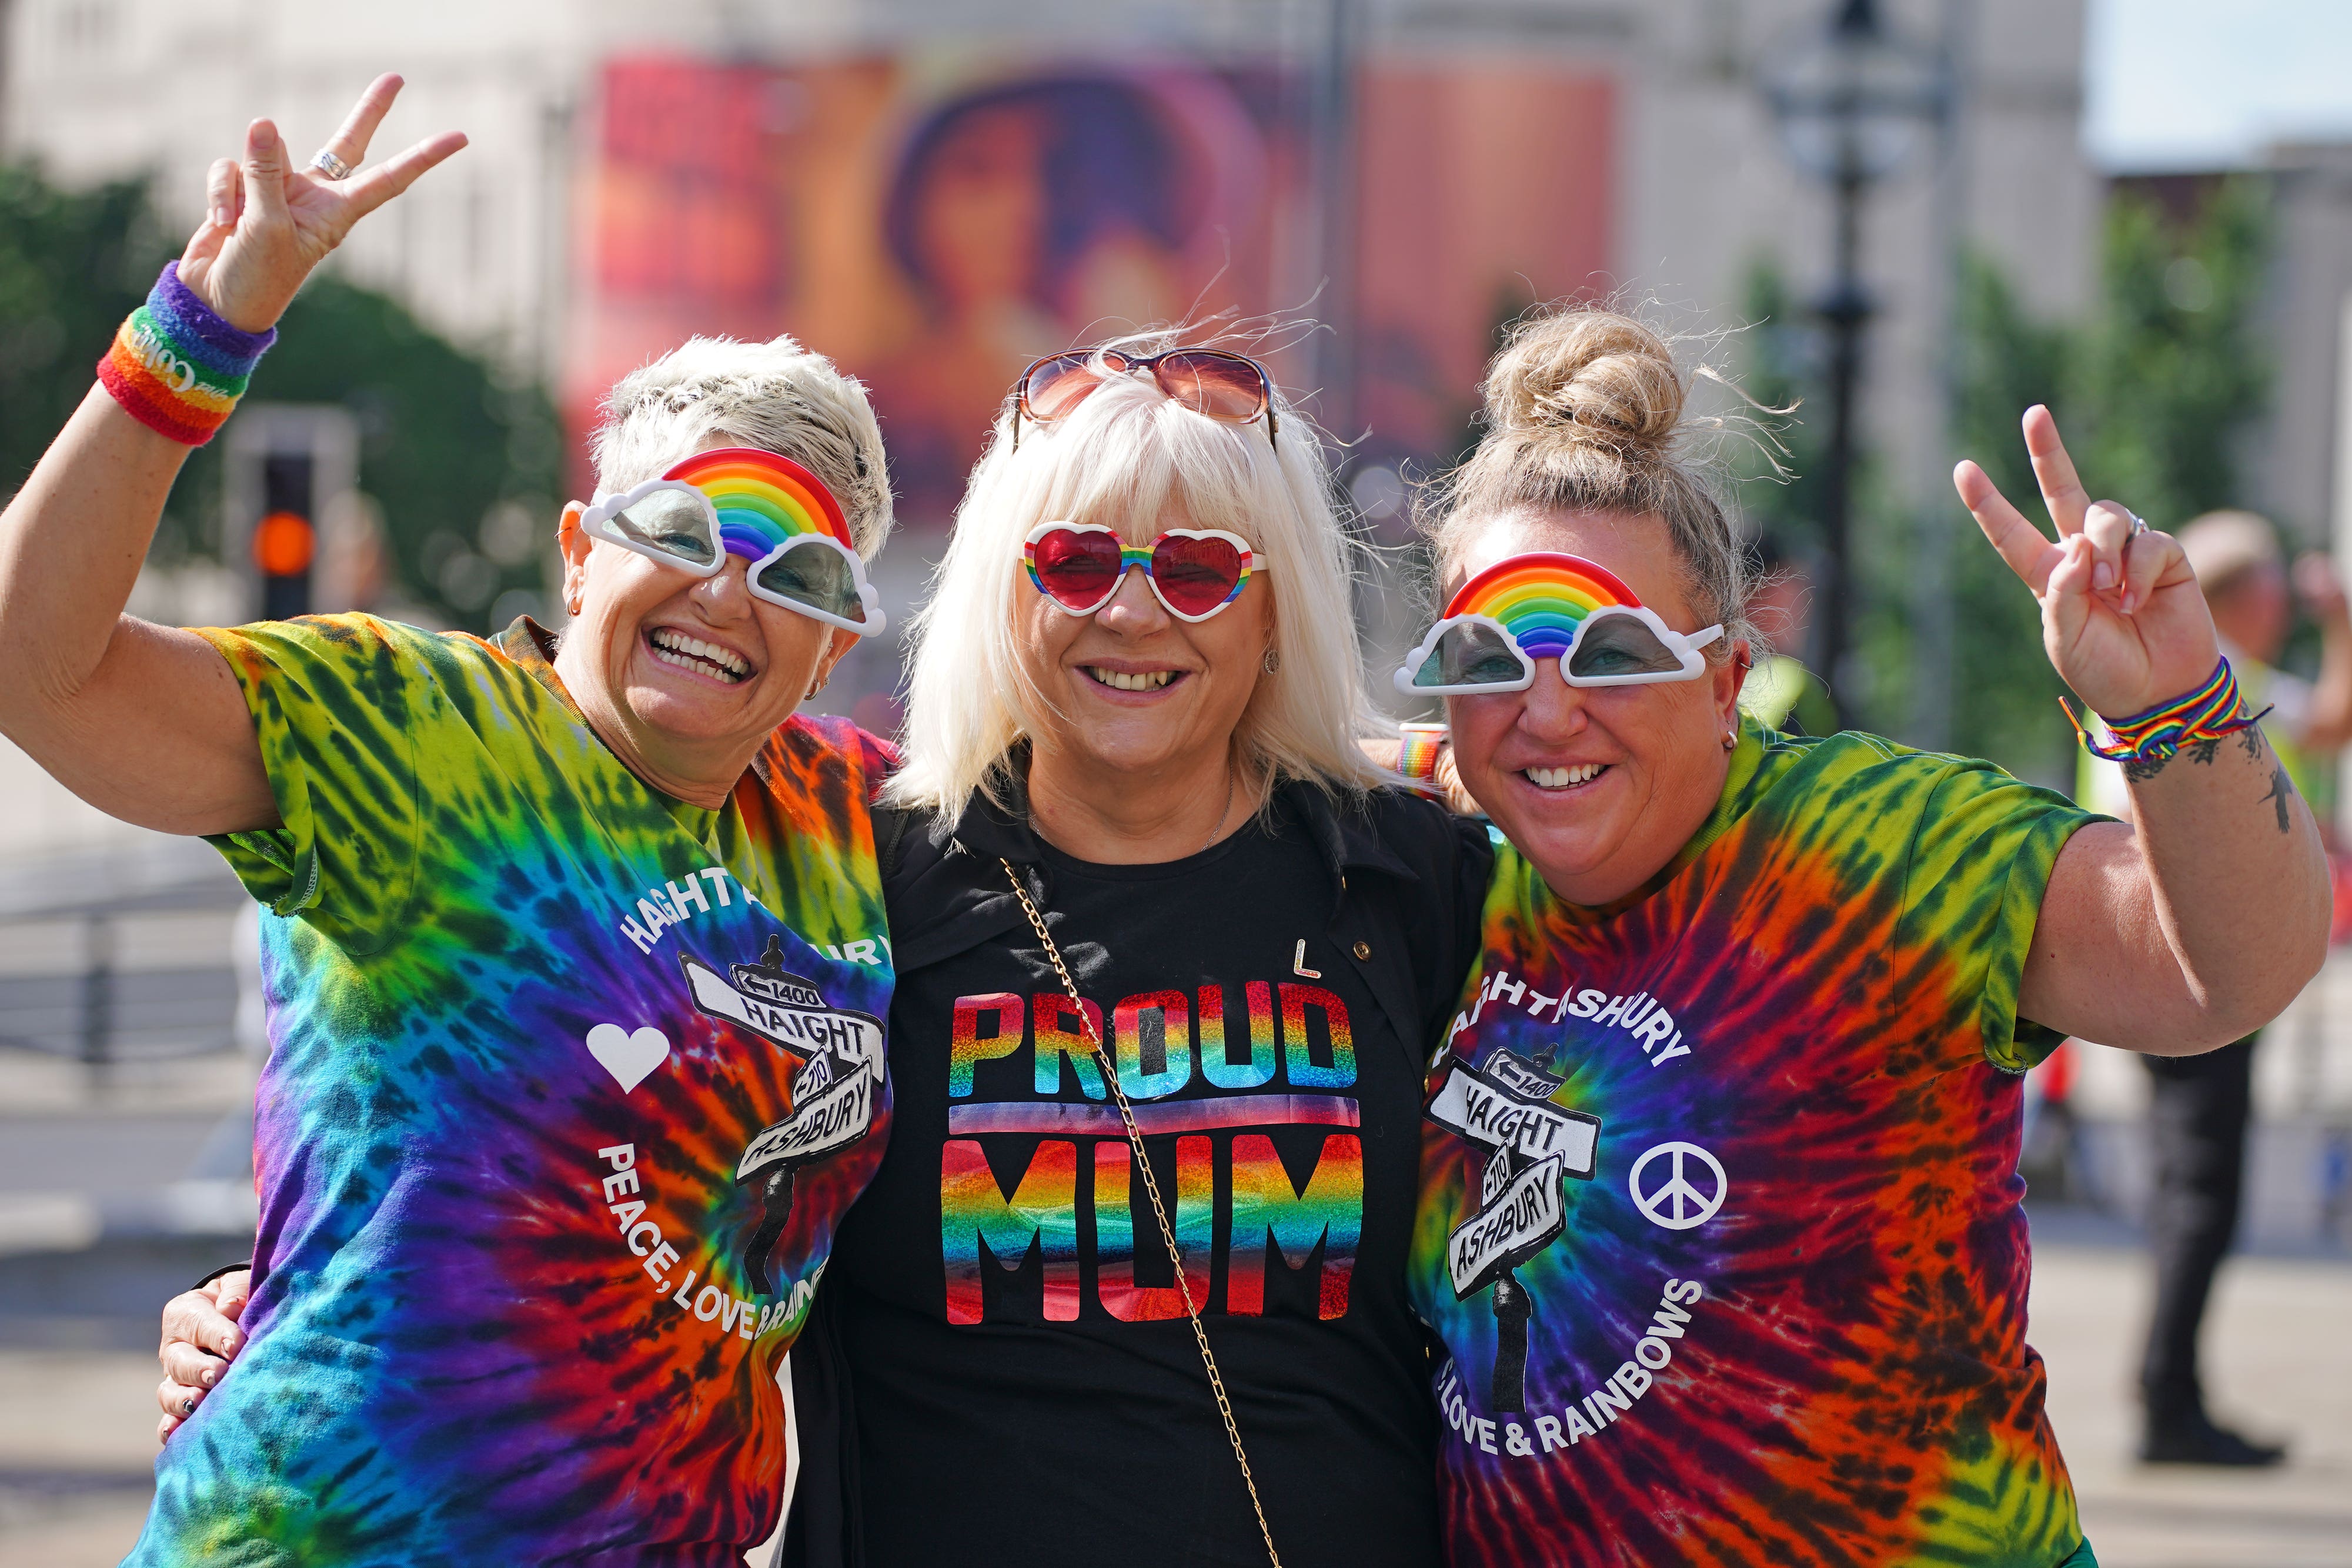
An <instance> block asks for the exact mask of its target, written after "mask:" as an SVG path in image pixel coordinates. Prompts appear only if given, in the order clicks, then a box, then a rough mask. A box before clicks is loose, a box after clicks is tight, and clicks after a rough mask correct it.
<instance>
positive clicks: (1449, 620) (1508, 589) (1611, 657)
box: [1395, 551, 1723, 696]
mask: <svg viewBox="0 0 2352 1568" xmlns="http://www.w3.org/2000/svg"><path fill="white" fill-rule="evenodd" d="M1722 635H1723V627H1722V626H1721V625H1720V624H1717V625H1714V626H1709V627H1706V628H1705V629H1704V630H1701V631H1698V632H1677V631H1675V629H1674V628H1673V627H1671V626H1669V625H1667V624H1666V623H1665V622H1664V621H1662V620H1660V619H1659V618H1658V612H1656V611H1654V610H1652V609H1650V608H1649V607H1648V606H1647V605H1645V604H1643V602H1642V601H1640V600H1639V599H1637V598H1635V597H1634V596H1633V590H1632V589H1630V588H1627V587H1626V586H1625V585H1624V584H1623V583H1622V582H1620V581H1619V580H1617V578H1616V577H1615V576H1614V575H1613V574H1612V573H1611V572H1610V571H1609V570H1608V569H1607V568H1605V567H1602V566H1599V565H1596V564H1595V563H1594V562H1591V561H1589V560H1586V559H1583V558H1582V557H1581V556H1573V555H1559V554H1555V553H1552V552H1549V551H1538V552H1532V553H1529V554H1527V555H1515V556H1512V557H1509V558H1508V559H1504V560H1500V561H1497V562H1496V563H1495V564H1494V565H1493V566H1490V567H1488V568H1487V569H1486V570H1484V571H1482V572H1480V573H1479V574H1478V575H1477V576H1475V577H1474V578H1472V579H1471V580H1469V581H1467V582H1465V583H1464V584H1463V585H1462V587H1461V590H1460V591H1458V592H1456V593H1455V594H1454V598H1453V600H1452V601H1450V602H1449V603H1447V605H1446V607H1445V615H1444V619H1442V620H1440V621H1439V622H1437V624H1436V625H1434V626H1432V627H1431V628H1430V629H1429V635H1427V636H1426V637H1423V639H1422V640H1421V645H1420V646H1419V647H1417V648H1415V649H1414V650H1413V651H1412V654H1411V655H1410V656H1409V657H1407V658H1406V660H1405V662H1404V664H1403V666H1402V668H1401V669H1399V670H1398V671H1397V673H1396V682H1395V684H1396V689H1397V690H1398V691H1400V692H1402V693H1404V694H1405V695H1407V696H1470V695H1480V694H1484V693H1489V692H1523V691H1525V690H1527V689H1528V686H1530V685H1534V684H1535V678H1536V661H1537V660H1538V659H1557V660H1559V674H1560V679H1562V680H1564V681H1566V682H1567V683H1568V684H1569V685H1571V686H1634V685H1653V684H1654V683H1657V682H1660V681H1695V680H1696V679H1698V677H1699V676H1701V675H1703V674H1706V658H1705V656H1704V655H1703V654H1702V653H1700V652H1699V650H1701V649H1702V648H1705V647H1706V645H1707V644H1708V643H1712V642H1714V641H1715V640H1716V639H1717V638H1718V637H1720V636H1722Z"/></svg>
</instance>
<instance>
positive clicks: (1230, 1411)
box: [996, 790, 1282, 1568]
mask: <svg viewBox="0 0 2352 1568" xmlns="http://www.w3.org/2000/svg"><path fill="white" fill-rule="evenodd" d="M1233 809H1234V801H1233V793H1232V791H1231V790H1228V791H1227V792H1226V796H1225V811H1226V812H1228V813H1230V812H1231V811H1232V810H1233ZM1217 825H1218V826H1219V827H1223V826H1224V817H1223V815H1220V816H1219V818H1218V819H1217ZM1215 841H1216V840H1215V838H1214V837H1213V836H1212V838H1211V839H1210V842H1211V843H1214V842H1215ZM1204 847H1205V846H1204ZM996 863H997V864H999V865H1001V866H1003V868H1004V880H1005V881H1007V882H1009V883H1012V884H1013V897H1015V898H1017V899H1019V900H1020V901H1021V913H1022V914H1024V915H1027V916H1028V917H1029V927H1030V929H1031V930H1033V931H1034V932H1036V933H1037V940H1038V941H1039V942H1041V943H1043V944H1044V945H1045V956H1046V957H1048V958H1050V959H1052V960H1053V963H1054V973H1055V974H1056V975H1058V976H1059V977H1061V981H1062V989H1063V990H1065V991H1066V992H1068V993H1069V998H1070V1001H1071V1003H1072V1005H1073V1006H1075V1007H1076V1009H1078V1027H1079V1028H1080V1029H1081V1030H1085V1031H1086V1036H1087V1044H1089V1045H1091V1046H1093V1047H1094V1049H1095V1061H1096V1063H1097V1065H1098V1066H1099V1067H1100V1068H1101V1069H1102V1075H1103V1082H1106V1083H1108V1084H1109V1085H1110V1092H1111V1098H1112V1099H1114V1100H1116V1101H1118V1119H1119V1121H1120V1122H1122V1123H1124V1124H1126V1127H1127V1142H1128V1146H1129V1148H1131V1149H1133V1150H1134V1151H1135V1163H1136V1166H1137V1167H1138V1168H1139V1169H1140V1170H1141V1171H1142V1172H1143V1190H1144V1192H1145V1194H1146V1195H1148V1196H1149V1197H1150V1199H1151V1215H1152V1218H1154V1219H1157V1220H1158V1221H1159V1222H1160V1242H1161V1243H1162V1244H1163V1245H1164V1246H1166V1248H1167V1249H1168V1261H1169V1262H1170V1263H1171V1265H1173V1266H1174V1268H1175V1270H1176V1288H1177V1289H1178V1290H1179V1291H1182V1292H1183V1296H1184V1315H1185V1316H1186V1317H1187V1318H1189V1319H1191V1320H1192V1341H1193V1343H1195V1344H1197V1345H1199V1346H1200V1347H1201V1364H1202V1366H1204V1367H1206V1368H1207V1369H1208V1373H1209V1392H1210V1393H1212V1394H1213V1395H1214V1396H1216V1400H1217V1415H1218V1416H1219V1418H1220V1419H1222V1420H1223V1422H1224V1424H1225V1437H1226V1439H1227V1440H1228V1441H1229V1442H1231V1443H1232V1444H1233V1446H1234V1459H1235V1460H1237V1461H1238V1462H1239V1463H1240V1465H1241V1467H1242V1485H1244V1487H1247V1488H1248V1489H1249V1500H1250V1511H1252V1512H1253V1513H1255V1514H1256V1515H1257V1532H1258V1534H1259V1536H1260V1537H1261V1538H1262V1539H1263V1540H1264V1541H1265V1555H1266V1558H1267V1560H1268V1561H1269V1562H1270V1563H1273V1564H1274V1568H1282V1553H1281V1552H1276V1550H1275V1549H1274V1528H1273V1526H1271V1525H1269V1524H1267V1523H1266V1521H1265V1504H1264V1503H1262V1502H1260V1501H1259V1500H1258V1496H1257V1478H1256V1477H1255V1476H1254V1475H1252V1474H1251V1473H1250V1462H1249V1453H1248V1451H1247V1450H1246V1449H1244V1448H1243V1447H1242V1429H1241V1427H1240V1426H1239V1425H1238V1424H1236V1423H1235V1422H1234V1404H1233V1401H1232V1400H1231V1399H1228V1398H1227V1397H1226V1396H1225V1380H1224V1377H1223V1375H1222V1374H1220V1373H1219V1372H1218V1371H1217V1358H1216V1356H1215V1355H1214V1354H1212V1353H1211V1352H1210V1350H1209V1331H1208V1330H1207V1329H1206V1328H1204V1327H1202V1323H1201V1309H1200V1307H1199V1305H1198V1304H1196V1303H1195V1302H1194V1301H1193V1300H1192V1281H1190V1280H1189V1279H1187V1278H1186V1277H1185V1274H1184V1253H1183V1250H1182V1249H1181V1248H1179V1247H1178V1246H1177V1245H1176V1228H1175V1227H1174V1226H1173V1225H1171V1224H1170V1223H1169V1221H1168V1205H1167V1204H1166V1203H1165V1202H1164V1201H1163V1200H1162V1199H1161V1198H1160V1178H1159V1177H1158V1176H1154V1175H1152V1174H1151V1162H1150V1160H1149V1159H1147V1158H1146V1157H1145V1156H1144V1153H1143V1131H1142V1129H1141V1128H1139V1127H1138V1126H1137V1125H1136V1124H1135V1107H1134V1106H1132V1105H1130V1104H1129V1103H1128V1099H1127V1091H1126V1090H1125V1089H1124V1088H1122V1087H1120V1085H1119V1082H1118V1062H1116V1061H1112V1060H1111V1056H1110V1052H1109V1051H1107V1050H1106V1049H1104V1046H1103V1039H1102V1030H1099V1029H1097V1027H1096V1025H1095V1020H1094V1015H1093V1014H1092V1013H1089V1012H1088V1011H1087V1004H1086V1002H1085V1000H1084V999H1083V998H1080V997H1079V995H1078V983H1077V981H1076V980H1074V979H1072V978H1071V977H1070V970H1069V966H1068V965H1066V964H1065V963H1063V962H1062V950H1061V949H1060V948H1059V947H1057V946H1055V945H1054V937H1053V934H1052V933H1051V932H1049V931H1047V930H1046V929H1045V916H1044V915H1041V914H1039V913H1038V912H1037V905H1036V904H1034V903H1032V902H1031V901H1030V897H1029V890H1028V889H1027V888H1025V887H1024V886H1022V885H1021V875H1020V873H1018V872H1016V871H1014V870H1013V862H1011V861H1009V860H1005V859H1003V857H1002V856H1000V857H998V859H997V862H996Z"/></svg>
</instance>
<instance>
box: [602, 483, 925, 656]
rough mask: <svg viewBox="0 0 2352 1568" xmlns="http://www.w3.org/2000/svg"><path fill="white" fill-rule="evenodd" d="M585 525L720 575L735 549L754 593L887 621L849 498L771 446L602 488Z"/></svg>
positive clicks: (859, 624)
mask: <svg viewBox="0 0 2352 1568" xmlns="http://www.w3.org/2000/svg"><path fill="white" fill-rule="evenodd" d="M580 526H581V527H582V528H584V529H586V530H587V532H588V535H589V537H590V538H600V539H604V540H607V541H609V542H611V543H613V544H616V545H619V546H621V547H622V548H623V549H632V550H635V551H636V552H637V554H639V555H642V556H646V557H648V558H650V559H654V560H657V561H660V562H661V563H662V564H663V565H665V566H673V567H676V568H677V569H678V570H681V571H688V572H692V573H693V574H694V575H695V576H697V577H715V576H717V575H718V574H719V571H720V570H722V569H723V568H724V567H725V566H726V564H727V558H728V557H729V556H730V555H737V556H741V557H742V558H743V559H745V560H747V561H749V562H750V563H751V566H750V569H749V570H748V572H747V573H746V580H747V581H748V583H749V585H750V587H751V595H752V597H753V598H755V599H764V600H766V601H768V602H769V603H771V604H779V605H782V607H783V608H785V609H787V610H792V611H796V612H799V613H800V614H803V615H806V616H809V617H811V618H813V619H814V620H818V621H822V622H824V623H825V624H826V625H828V626H838V627H840V628H842V629H843V630H844V631H848V632H856V633H857V634H858V635H860V636H870V635H871V634H873V633H874V632H879V631H881V630H882V629H883V627H884V626H886V625H887V624H888V620H887V617H886V616H884V614H883V613H882V607H881V596H880V595H879V594H877V593H876V592H875V591H874V586H873V584H871V583H869V582H868V581H866V563H865V562H864V561H863V560H861V559H858V555H857V549H856V545H855V544H854V543H853V542H852V541H851V539H850V537H849V524H848V520H847V519H846V518H845V517H843V515H842V510H841V503H840V502H838V501H836V500H835V499H834V496H833V492H832V491H831V490H829V489H827V488H826V487H825V485H824V480H822V479H819V478H818V477H817V476H815V475H814V474H812V473H810V472H809V471H808V470H807V469H805V468H803V467H802V466H801V465H799V464H797V463H795V462H793V460H792V459H791V458H789V457H782V456H779V455H777V454H775V453H773V452H763V451H761V450H760V449H759V448H757V447H751V446H722V447H719V448H718V449H716V450H715V451H710V452H698V453H696V454H695V455H693V456H691V457H688V458H687V459H685V460H684V461H682V462H679V463H677V464H673V465H671V466H670V468H669V469H668V471H667V472H666V473H665V474H663V475H662V476H661V477H660V478H658V479H648V480H646V482H645V483H644V484H642V485H639V486H635V488H634V489H631V490H628V491H625V492H624V493H622V494H620V495H617V496H611V495H599V496H598V497H596V500H595V503H594V505H593V506H591V507H589V508H588V509H587V510H586V511H585V512H584V513H583V514H582V515H581V518H580Z"/></svg>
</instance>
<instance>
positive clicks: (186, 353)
mask: <svg viewBox="0 0 2352 1568" xmlns="http://www.w3.org/2000/svg"><path fill="white" fill-rule="evenodd" d="M276 341H278V330H277V329H276V328H272V329H269V330H268V331H267V332H247V331H245V330H243V329H239V328H236V327H232V326H230V325H229V324H228V323H227V322H226V321H224V320H222V319H220V317H219V316H217V315H215V313H214V311H213V308H212V307H211V306H209V305H207V304H205V302H204V301H203V300H201V299H199V298H196V297H195V295H194V294H193V293H192V292H190V291H189V288H188V286H187V285H186V284H184V283H182V282H181V281H180V264H179V263H178V262H176V261H171V262H165V263H164V264H163V275H162V276H161V277H157V278H156V279H155V287H154V288H153V289H152V290H151V291H150V292H149V293H148V296H147V303H146V304H144V305H142V306H141V307H140V308H138V309H136V310H133V311H132V312H131V315H130V316H129V318H128V319H125V320H124V321H123V323H122V327H121V330H119V331H117V332H116V333H115V334H114V347H113V348H112V349H110V350H108V351H107V355H106V358H104V359H102V360H100V361H98V379H99V382H100V384H101V385H103V386H104V387H105V388H106V390H107V391H108V392H111V393H113V394H114V401H115V402H119V403H121V405H122V407H123V411H124V412H125V413H129V414H130V415H131V418H133V419H135V420H137V421H138V422H139V423H142V424H143V425H145V426H146V427H147V428H148V429H150V430H152V431H154V432H155V433H156V434H159V435H168V436H170V437H171V438H172V439H173V440H174V441H177V442H181V443H183V444H186V445H189V446H202V445H203V444H205V442H207V441H210V440H211V439H212V438H213V433H214V432H215V431H216V430H218V429H219V428H220V427H221V426H222V424H223V423H226V421H227V419H228V416H229V412H230V411H231V410H232V409H234V408H236V400H237V399H239V398H241V397H243V396H244V395H245V388H246V383H247V382H248V381H250V380H251V379H252V376H253V367H254V366H256V365H257V364H259V363H260V362H261V356H262V354H263V352H264V351H265V350H268V347H269V345H270V344H272V343H274V342H276Z"/></svg>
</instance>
